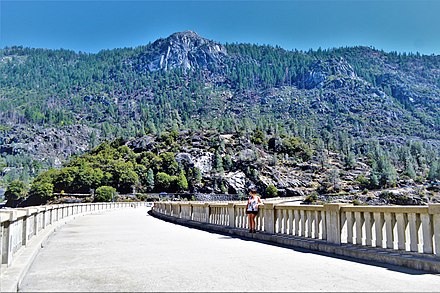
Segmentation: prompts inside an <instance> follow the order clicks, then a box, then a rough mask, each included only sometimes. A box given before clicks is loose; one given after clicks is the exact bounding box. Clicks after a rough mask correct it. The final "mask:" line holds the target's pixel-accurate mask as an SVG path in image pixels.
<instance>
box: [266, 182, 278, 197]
mask: <svg viewBox="0 0 440 293" xmlns="http://www.w3.org/2000/svg"><path fill="white" fill-rule="evenodd" d="M277 195H278V189H277V188H276V187H275V185H273V184H269V186H267V188H266V196H267V197H275V196H277Z"/></svg>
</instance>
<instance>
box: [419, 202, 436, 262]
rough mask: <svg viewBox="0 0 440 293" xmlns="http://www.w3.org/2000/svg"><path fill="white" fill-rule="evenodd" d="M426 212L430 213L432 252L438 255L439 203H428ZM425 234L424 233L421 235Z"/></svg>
mask: <svg viewBox="0 0 440 293" xmlns="http://www.w3.org/2000/svg"><path fill="white" fill-rule="evenodd" d="M428 213H429V214H430V215H432V233H433V234H434V249H435V251H434V253H435V255H437V256H440V204H438V203H437V204H430V205H428ZM423 236H425V235H423ZM430 237H431V239H432V236H430Z"/></svg>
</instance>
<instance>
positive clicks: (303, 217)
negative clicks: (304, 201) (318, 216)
mask: <svg viewBox="0 0 440 293" xmlns="http://www.w3.org/2000/svg"><path fill="white" fill-rule="evenodd" d="M299 215H300V218H301V232H300V233H301V234H300V235H301V236H302V237H306V212H305V211H304V210H300V211H299Z"/></svg>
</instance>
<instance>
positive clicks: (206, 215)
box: [202, 202, 210, 223]
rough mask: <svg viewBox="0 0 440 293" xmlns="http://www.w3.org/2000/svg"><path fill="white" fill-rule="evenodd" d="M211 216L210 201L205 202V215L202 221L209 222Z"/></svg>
mask: <svg viewBox="0 0 440 293" xmlns="http://www.w3.org/2000/svg"><path fill="white" fill-rule="evenodd" d="M209 216H210V208H209V203H207V202H205V216H204V219H202V222H206V223H209Z"/></svg>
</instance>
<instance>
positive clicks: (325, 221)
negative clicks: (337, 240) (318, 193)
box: [320, 211, 327, 240]
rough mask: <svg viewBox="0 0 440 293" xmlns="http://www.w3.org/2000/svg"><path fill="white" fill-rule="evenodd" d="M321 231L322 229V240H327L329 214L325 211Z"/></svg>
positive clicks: (322, 216)
mask: <svg viewBox="0 0 440 293" xmlns="http://www.w3.org/2000/svg"><path fill="white" fill-rule="evenodd" d="M320 213H321V229H322V236H321V237H322V239H324V240H326V239H327V225H326V223H327V213H326V212H325V211H321V212H320Z"/></svg>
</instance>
